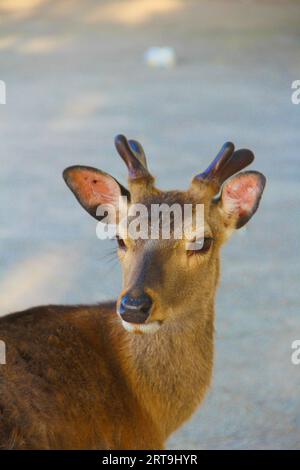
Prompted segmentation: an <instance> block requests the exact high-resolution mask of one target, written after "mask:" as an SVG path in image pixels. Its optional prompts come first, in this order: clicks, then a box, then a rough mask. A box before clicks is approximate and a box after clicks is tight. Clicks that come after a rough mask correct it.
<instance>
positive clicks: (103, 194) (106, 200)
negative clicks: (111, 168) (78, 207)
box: [69, 169, 121, 207]
mask: <svg viewBox="0 0 300 470" xmlns="http://www.w3.org/2000/svg"><path fill="white" fill-rule="evenodd" d="M69 182H70V183H71V185H72V188H73V190H74V191H75V192H76V194H77V195H78V196H79V198H80V200H81V201H82V202H83V203H84V204H85V205H86V206H90V207H94V206H97V205H100V204H114V205H116V204H117V203H118V200H119V196H120V195H121V191H120V188H119V185H118V183H117V182H116V181H115V180H114V179H113V178H112V177H111V176H109V175H105V174H101V173H98V172H97V171H93V170H89V169H74V170H73V171H72V172H71V174H70V175H69Z"/></svg>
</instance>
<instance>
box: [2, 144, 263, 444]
mask: <svg viewBox="0 0 300 470" xmlns="http://www.w3.org/2000/svg"><path fill="white" fill-rule="evenodd" d="M125 150H126V149H125ZM89 171H91V173H90V174H91V176H93V178H92V177H91V178H87V177H86V174H87V173H88V174H89ZM74 174H75V175H76V181H75V179H74V178H73V175H74ZM81 175H84V177H82V178H81ZM257 175H258V174H254V173H251V175H250V173H249V176H248V175H247V174H245V176H244V179H243V185H241V186H239V187H238V189H236V188H235V186H233V187H232V189H231V190H230V191H229V190H228V191H227V192H226V194H229V195H230V196H232V194H233V195H234V197H235V198H236V200H237V201H239V199H240V197H242V198H243V197H244V196H243V194H244V193H246V192H247V189H248V187H247V182H248V181H249V184H250V183H251V185H254V184H255V185H257V188H258V190H257V196H256V193H252V192H251V194H255V197H252V196H251V197H252V199H253V201H254V203H256V200H257V198H258V197H260V195H261V192H262V189H263V187H262V189H261V187H260V186H259V184H261V181H262V176H261V175H260V176H257ZM65 177H66V178H67V179H68V184H69V185H70V187H71V189H72V190H73V192H74V193H75V195H76V197H77V198H78V199H79V200H80V203H81V204H82V205H83V206H84V207H85V208H86V209H87V210H88V211H89V212H90V213H94V212H93V211H94V206H95V205H96V203H97V194H98V193H97V187H96V186H95V187H93V190H92V192H91V190H90V188H89V187H88V186H87V185H88V184H94V185H95V184H96V185H97V184H98V183H99V188H101V191H103V187H105V188H108V190H109V187H110V186H111V185H113V191H114V193H113V194H115V191H116V188H117V184H118V183H117V182H116V181H115V180H113V179H112V178H111V177H109V175H106V174H104V173H99V172H98V173H97V178H96V179H95V170H93V169H88V168H83V167H72V168H71V169H70V170H68V171H67V172H65ZM72 178H73V180H72ZM103 179H105V181H103ZM74 181H75V183H76V184H75V183H74ZM103 183H105V184H103ZM133 186H134V191H133ZM261 186H262V184H261ZM229 189H230V188H229ZM130 190H131V195H132V193H133V192H134V197H135V200H136V199H137V195H139V199H138V200H139V202H144V203H145V204H146V205H150V204H151V203H162V202H164V203H166V204H169V205H171V204H173V203H174V202H178V203H179V204H184V203H199V202H202V203H204V204H205V223H206V235H207V236H209V237H212V238H213V240H214V241H213V243H212V246H211V249H210V250H209V251H208V252H205V253H202V254H201V253H200V254H195V255H191V256H189V255H188V254H187V252H186V249H185V241H184V240H172V239H171V240H155V241H153V240H137V241H133V240H126V244H127V251H126V252H121V251H120V252H119V255H120V261H121V263H122V267H123V291H122V293H121V295H122V294H124V293H125V292H126V291H128V289H131V291H139V292H140V291H145V292H147V293H148V294H149V295H151V297H152V299H153V301H154V302H153V309H152V311H151V314H150V318H149V319H148V320H147V321H146V323H150V322H152V321H154V320H156V321H160V322H161V327H160V329H159V330H158V331H156V332H155V333H152V334H151V333H149V334H134V333H129V332H127V331H126V330H125V329H124V328H123V326H122V324H121V321H120V318H119V315H118V314H117V313H116V303H107V304H101V305H98V306H74V307H67V306H48V307H37V308H34V309H30V310H28V311H26V312H21V313H17V314H13V315H8V316H6V317H4V318H2V319H0V339H1V340H4V341H5V343H6V348H7V364H6V365H3V366H0V448H3V449H160V448H163V446H164V444H165V441H166V439H167V438H168V436H169V435H170V434H171V433H172V432H174V431H175V430H176V429H177V428H178V427H179V426H180V425H181V424H182V423H183V422H184V421H186V420H187V419H188V418H189V417H190V416H191V415H192V413H193V412H194V411H195V409H196V408H197V406H198V405H199V404H200V403H201V401H202V400H203V397H204V395H205V393H206V391H207V389H208V387H209V384H210V381H211V375H212V366H213V349H214V301H215V292H216V287H217V284H218V279H219V264H220V261H219V258H220V247H221V245H222V243H223V242H224V241H225V240H226V239H227V238H228V236H229V234H230V233H231V232H232V231H233V229H234V228H235V227H236V226H237V224H238V219H239V217H240V213H241V211H240V209H239V206H238V205H237V206H234V207H237V209H236V212H234V211H233V210H232V209H230V208H231V207H232V206H231V205H230V201H222V199H218V200H213V199H212V194H213V191H212V190H211V187H210V186H209V185H208V186H207V187H206V186H205V185H204V184H200V185H199V186H197V182H194V183H193V185H192V187H191V188H190V189H189V190H188V191H186V192H178V191H171V192H165V193H163V192H161V191H159V190H157V189H155V188H152V189H151V190H150V189H149V187H147V191H143V183H142V182H139V181H134V183H132V184H131V187H130ZM99 191H100V190H99ZM236 191H237V192H236ZM240 193H241V194H240ZM248 193H249V191H248ZM248 193H247V194H248ZM90 194H92V196H93V197H92V200H91V199H90ZM249 194H250V193H249ZM85 195H87V196H85ZM99 196H101V194H100V192H99ZM244 199H245V198H244ZM252 199H251V201H252ZM89 202H90V204H89ZM251 204H252V203H251ZM257 205H258V203H257ZM257 205H256V207H255V210H256V208H257ZM242 207H243V211H244V212H243V214H242V215H243V221H244V220H246V218H245V210H246V209H247V210H248V207H246V208H245V206H242ZM227 208H229V209H230V211H229V212H228V210H229V209H228V210H227ZM251 210H252V206H251V205H249V210H248V212H247V213H246V216H248V213H249V217H248V219H249V218H250V215H252V213H253V211H252V213H251V214H250V212H251ZM121 295H120V297H121ZM120 297H119V300H118V302H119V301H120Z"/></svg>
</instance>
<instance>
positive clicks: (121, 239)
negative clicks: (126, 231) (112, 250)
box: [116, 235, 127, 251]
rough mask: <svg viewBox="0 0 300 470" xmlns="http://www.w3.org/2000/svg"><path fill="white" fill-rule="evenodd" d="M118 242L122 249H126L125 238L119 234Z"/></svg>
mask: <svg viewBox="0 0 300 470" xmlns="http://www.w3.org/2000/svg"><path fill="white" fill-rule="evenodd" d="M116 238H117V243H118V247H119V249H120V250H123V251H126V248H127V247H126V244H125V242H124V240H123V238H121V237H119V235H117V237H116Z"/></svg>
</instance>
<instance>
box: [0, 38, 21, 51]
mask: <svg viewBox="0 0 300 470" xmlns="http://www.w3.org/2000/svg"><path fill="white" fill-rule="evenodd" d="M17 40H18V37H17V36H15V35H10V36H4V37H0V49H1V50H4V49H9V48H10V47H12V46H14V45H15V44H16V42H17Z"/></svg>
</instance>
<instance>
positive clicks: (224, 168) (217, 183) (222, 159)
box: [193, 142, 254, 193]
mask: <svg viewBox="0 0 300 470" xmlns="http://www.w3.org/2000/svg"><path fill="white" fill-rule="evenodd" d="M253 160H254V154H253V153H252V152H251V150H248V149H239V150H236V151H234V145H233V143H232V142H225V144H224V145H223V147H222V148H221V150H220V152H219V153H218V155H217V156H216V158H215V159H214V160H213V162H212V163H211V164H210V165H209V166H208V167H207V168H206V170H205V171H204V172H203V173H200V174H199V175H197V176H195V178H194V180H193V181H195V182H200V183H201V182H202V183H211V185H212V186H213V187H214V192H215V193H218V191H219V190H220V188H221V186H222V184H223V183H224V181H225V180H227V179H228V178H230V176H232V175H234V174H235V173H238V172H239V171H241V170H243V169H244V168H245V167H246V166H248V165H250V163H252V162H253Z"/></svg>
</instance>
